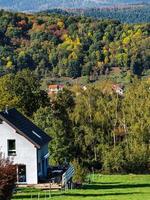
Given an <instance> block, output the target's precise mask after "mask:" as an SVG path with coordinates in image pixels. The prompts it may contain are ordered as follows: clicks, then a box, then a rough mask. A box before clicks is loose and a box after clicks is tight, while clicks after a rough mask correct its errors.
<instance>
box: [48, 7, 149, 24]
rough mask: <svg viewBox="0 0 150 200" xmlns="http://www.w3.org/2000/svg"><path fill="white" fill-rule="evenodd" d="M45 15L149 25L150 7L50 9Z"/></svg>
mask: <svg viewBox="0 0 150 200" xmlns="http://www.w3.org/2000/svg"><path fill="white" fill-rule="evenodd" d="M44 13H53V14H54V13H57V14H63V15H66V16H69V15H77V16H80V15H81V16H85V17H94V18H98V19H116V20H119V21H121V22H122V23H132V24H133V23H149V22H150V5H132V6H131V5H128V6H123V7H120V6H119V7H106V8H95V9H94V8H93V9H65V10H62V9H50V10H47V11H44Z"/></svg>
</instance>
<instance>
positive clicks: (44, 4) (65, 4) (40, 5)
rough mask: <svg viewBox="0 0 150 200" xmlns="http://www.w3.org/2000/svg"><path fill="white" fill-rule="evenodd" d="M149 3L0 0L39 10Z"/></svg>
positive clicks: (13, 6) (1, 3)
mask: <svg viewBox="0 0 150 200" xmlns="http://www.w3.org/2000/svg"><path fill="white" fill-rule="evenodd" d="M140 3H150V0H82V1H81V0H69V1H68V0H13V1H12V0H0V8H5V9H13V10H17V11H41V10H46V9H50V8H83V9H85V8H99V7H102V6H114V5H126V4H140Z"/></svg>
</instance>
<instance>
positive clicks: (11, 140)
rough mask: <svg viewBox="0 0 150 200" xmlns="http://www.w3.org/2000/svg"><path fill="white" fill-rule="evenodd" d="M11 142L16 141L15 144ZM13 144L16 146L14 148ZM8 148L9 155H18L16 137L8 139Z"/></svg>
mask: <svg viewBox="0 0 150 200" xmlns="http://www.w3.org/2000/svg"><path fill="white" fill-rule="evenodd" d="M11 142H14V144H11ZM11 146H14V149H13V148H12V147H11ZM7 148H8V156H16V140H14V139H9V140H7Z"/></svg>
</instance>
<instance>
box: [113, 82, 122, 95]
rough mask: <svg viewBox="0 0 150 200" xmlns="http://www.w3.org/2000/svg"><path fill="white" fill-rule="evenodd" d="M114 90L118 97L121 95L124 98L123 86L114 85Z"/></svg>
mask: <svg viewBox="0 0 150 200" xmlns="http://www.w3.org/2000/svg"><path fill="white" fill-rule="evenodd" d="M112 90H113V91H114V92H115V93H116V94H118V95H120V96H123V94H124V90H123V86H121V85H118V84H114V85H112Z"/></svg>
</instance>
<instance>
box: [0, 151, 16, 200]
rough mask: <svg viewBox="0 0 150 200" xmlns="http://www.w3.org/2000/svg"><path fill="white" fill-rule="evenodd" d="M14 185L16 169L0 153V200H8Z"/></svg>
mask: <svg viewBox="0 0 150 200" xmlns="http://www.w3.org/2000/svg"><path fill="white" fill-rule="evenodd" d="M15 183H16V167H15V166H14V165H13V163H12V162H11V161H10V160H9V159H5V158H4V157H3V155H2V153H0V200H10V199H11V197H12V193H13V189H14V188H15Z"/></svg>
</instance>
